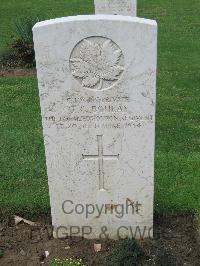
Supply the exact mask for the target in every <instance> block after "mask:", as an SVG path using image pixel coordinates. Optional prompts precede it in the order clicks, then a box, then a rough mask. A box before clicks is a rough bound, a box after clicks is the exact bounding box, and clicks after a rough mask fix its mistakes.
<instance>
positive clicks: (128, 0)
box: [94, 0, 137, 17]
mask: <svg viewBox="0 0 200 266" xmlns="http://www.w3.org/2000/svg"><path fill="white" fill-rule="evenodd" d="M94 3H95V14H112V15H124V16H133V17H136V15H137V0H94Z"/></svg>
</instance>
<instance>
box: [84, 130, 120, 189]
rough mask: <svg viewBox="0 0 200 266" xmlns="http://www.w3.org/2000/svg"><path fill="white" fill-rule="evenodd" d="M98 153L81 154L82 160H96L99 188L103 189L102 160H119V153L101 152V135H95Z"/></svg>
mask: <svg viewBox="0 0 200 266" xmlns="http://www.w3.org/2000/svg"><path fill="white" fill-rule="evenodd" d="M97 143H98V154H97V155H83V159H84V160H97V161H98V165H99V189H100V190H101V189H105V187H104V169H103V161H104V160H119V154H117V155H105V154H104V153H103V136H102V135H98V136H97Z"/></svg>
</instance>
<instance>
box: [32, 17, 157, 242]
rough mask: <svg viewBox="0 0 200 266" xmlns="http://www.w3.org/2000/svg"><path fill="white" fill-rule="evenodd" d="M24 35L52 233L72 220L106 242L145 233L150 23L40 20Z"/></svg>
mask: <svg viewBox="0 0 200 266" xmlns="http://www.w3.org/2000/svg"><path fill="white" fill-rule="evenodd" d="M33 33H34V43H35V52H36V61H37V75H38V82H39V94H40V101H41V112H42V123H43V132H44V140H45V151H46V163H47V172H48V180H49V189H50V200H51V210H52V222H53V225H54V228H55V230H54V236H55V237H61V236H64V235H65V234H68V235H69V234H70V228H71V227H72V226H78V227H77V228H74V227H72V228H71V230H72V231H73V232H75V231H77V232H78V235H82V233H84V232H85V233H88V235H85V237H88V238H99V237H105V235H102V234H101V233H102V231H101V230H102V227H103V226H106V228H107V231H106V232H105V233H106V234H108V235H109V237H110V238H120V237H126V236H127V235H129V236H130V237H132V236H133V235H134V234H135V231H136V237H137V238H140V237H141V236H140V232H139V231H141V234H144V236H145V237H148V236H149V234H152V226H153V191H154V139H155V99H156V51H157V47H156V46H157V45H156V40H157V25H156V22H155V21H151V20H146V19H140V18H134V17H125V16H114V15H97V16H77V17H68V18H61V19H55V20H50V21H45V22H40V23H38V24H36V25H35V26H34V28H33ZM100 212H102V213H101V214H99V213H100ZM61 226H62V228H61ZM86 226H87V228H86ZM103 229H105V228H104V227H103ZM90 231H91V232H90ZM103 232H104V230H103Z"/></svg>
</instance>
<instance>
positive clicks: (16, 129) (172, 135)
mask: <svg viewBox="0 0 200 266" xmlns="http://www.w3.org/2000/svg"><path fill="white" fill-rule="evenodd" d="M92 2H93V1H82V0H79V1H75V0H74V1H71V0H70V1H67V0H65V1H64V0H63V1H52V0H51V1H47V0H45V1H30V0H26V1H22V0H15V1H14V0H12V1H11V0H9V1H5V0H1V10H0V25H1V29H0V31H1V33H2V32H3V36H4V37H5V38H3V40H1V44H0V46H1V47H3V46H4V45H5V42H6V40H7V38H8V37H9V34H10V33H11V23H10V22H12V20H13V19H14V18H15V17H16V16H22V15H24V14H26V15H27V12H28V14H29V13H30V14H36V13H37V14H38V13H39V12H40V10H43V11H44V12H47V13H50V12H52V13H54V14H55V15H60V16H63V15H72V14H78V13H91V12H92V11H93V6H92ZM138 8H139V11H138V13H139V16H141V17H146V18H154V19H156V20H157V21H158V25H159V40H158V82H157V84H158V85H157V123H156V171H155V173H156V175H155V181H156V182H155V192H156V193H155V211H156V212H158V213H162V212H176V213H177V212H179V213H181V212H185V211H196V212H198V213H199V214H200V196H199V195H200V151H199V150H200V88H199V85H200V56H199V55H200V38H199V36H200V20H199V17H200V1H199V0H191V1H188V0H169V1H165V0H138ZM19 10H20V11H19ZM43 14H44V13H43ZM0 106H1V108H0V112H1V113H0V125H1V126H0V129H1V131H0V140H1V141H0V162H1V165H0V177H1V186H0V208H1V209H4V210H6V211H7V212H9V213H18V214H24V213H26V214H29V215H32V214H38V213H44V212H47V211H48V210H49V197H48V186H47V176H46V170H45V158H44V147H43V140H42V129H41V119H40V108H39V99H38V90H37V83H36V79H34V78H0Z"/></svg>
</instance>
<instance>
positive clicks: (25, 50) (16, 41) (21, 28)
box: [9, 16, 42, 66]
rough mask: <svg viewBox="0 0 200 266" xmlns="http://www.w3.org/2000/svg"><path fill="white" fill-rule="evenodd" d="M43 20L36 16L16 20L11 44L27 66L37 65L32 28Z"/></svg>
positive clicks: (18, 57) (19, 58)
mask: <svg viewBox="0 0 200 266" xmlns="http://www.w3.org/2000/svg"><path fill="white" fill-rule="evenodd" d="M41 20H42V19H41V18H39V17H38V16H36V17H32V18H23V19H19V20H17V21H15V24H14V29H13V37H12V39H11V42H10V45H9V46H10V48H11V50H12V51H13V53H14V55H15V56H16V58H17V59H18V61H19V63H21V64H23V63H24V64H25V65H26V66H34V65H35V53H34V44H33V32H32V28H33V26H34V25H35V24H36V23H37V22H39V21H41Z"/></svg>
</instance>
